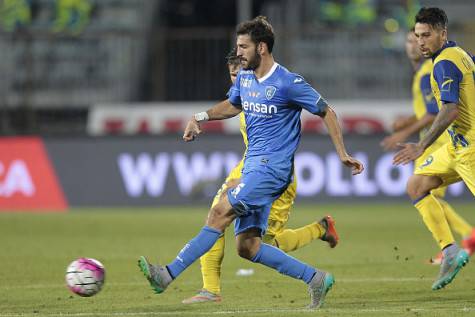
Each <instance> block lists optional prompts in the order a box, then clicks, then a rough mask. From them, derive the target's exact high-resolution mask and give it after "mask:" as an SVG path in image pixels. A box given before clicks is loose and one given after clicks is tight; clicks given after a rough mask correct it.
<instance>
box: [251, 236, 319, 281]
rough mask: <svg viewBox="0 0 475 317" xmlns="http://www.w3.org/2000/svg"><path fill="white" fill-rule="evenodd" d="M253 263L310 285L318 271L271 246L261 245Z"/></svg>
mask: <svg viewBox="0 0 475 317" xmlns="http://www.w3.org/2000/svg"><path fill="white" fill-rule="evenodd" d="M251 261H252V262H256V263H261V264H264V265H265V266H268V267H271V268H273V269H275V270H277V271H279V272H280V273H282V274H285V275H288V276H291V277H293V278H296V279H299V280H302V281H304V282H305V283H307V284H308V283H310V281H311V280H312V277H313V275H314V274H315V273H316V270H315V269H314V268H313V267H311V266H309V265H307V264H305V263H303V262H300V261H299V260H297V259H296V258H294V257H291V256H290V255H288V254H286V253H284V251H282V250H280V249H277V248H276V247H273V246H271V245H269V244H265V243H261V248H260V249H259V251H258V252H257V254H256V256H255V257H254V258H253V259H252V260H251Z"/></svg>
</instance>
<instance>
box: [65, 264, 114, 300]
mask: <svg viewBox="0 0 475 317" xmlns="http://www.w3.org/2000/svg"><path fill="white" fill-rule="evenodd" d="M105 273H106V271H105V269H104V265H102V263H101V262H99V261H98V260H96V259H91V258H79V259H77V260H75V261H73V262H71V264H69V266H68V268H67V269H66V284H67V286H68V288H69V289H70V290H71V292H73V293H75V294H77V295H79V296H83V297H89V296H93V295H95V294H97V293H99V291H100V290H101V289H102V286H103V285H104V281H105V277H106V274H105Z"/></svg>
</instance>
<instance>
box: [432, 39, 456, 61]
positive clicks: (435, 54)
mask: <svg viewBox="0 0 475 317" xmlns="http://www.w3.org/2000/svg"><path fill="white" fill-rule="evenodd" d="M454 46H457V43H455V42H454V41H447V42H446V43H445V44H444V46H442V48H441V49H440V50H438V51H437V52H435V53H434V55H432V61H434V60H435V59H436V58H437V56H439V54H440V53H442V51H443V50H445V49H446V48H447V47H454Z"/></svg>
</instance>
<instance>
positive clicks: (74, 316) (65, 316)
mask: <svg viewBox="0 0 475 317" xmlns="http://www.w3.org/2000/svg"><path fill="white" fill-rule="evenodd" d="M435 310H437V311H438V312H442V311H447V312H451V313H453V312H474V311H475V307H463V308H441V307H434V308H430V309H428V308H411V309H405V308H393V309H391V308H381V309H379V308H365V309H358V308H351V309H348V308H347V309H335V308H329V309H325V308H324V309H322V310H320V311H321V312H322V313H323V312H327V313H400V312H433V311H435ZM267 313H312V314H314V313H315V310H308V309H288V308H287V309H286V308H282V309H245V310H221V311H209V312H198V311H174V312H104V313H46V314H43V313H40V312H38V313H11V314H9V313H0V317H29V316H36V317H38V316H48V317H87V316H116V317H121V316H126V317H127V316H176V315H180V316H183V315H192V316H204V315H206V316H209V315H244V314H267Z"/></svg>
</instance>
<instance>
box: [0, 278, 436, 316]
mask: <svg viewBox="0 0 475 317" xmlns="http://www.w3.org/2000/svg"><path fill="white" fill-rule="evenodd" d="M246 280H249V281H252V282H253V283H268V282H269V280H262V279H260V280H256V279H252V278H251V279H248V278H246V277H244V278H241V279H225V280H224V281H223V283H224V284H228V283H236V282H239V283H242V282H244V281H246ZM430 280H432V279H430V278H427V277H399V278H398V277H378V278H338V277H337V279H336V281H337V283H404V282H418V281H430ZM272 282H273V283H275V281H272ZM197 283H198V282H180V284H182V285H187V284H197ZM277 283H279V282H277ZM198 284H199V283H198ZM64 285H65V284H31V285H0V290H1V289H7V290H8V289H43V288H56V287H63V286H64ZM107 285H109V286H135V285H146V282H145V281H143V282H138V281H137V282H110V283H107ZM0 316H1V315H0Z"/></svg>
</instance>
